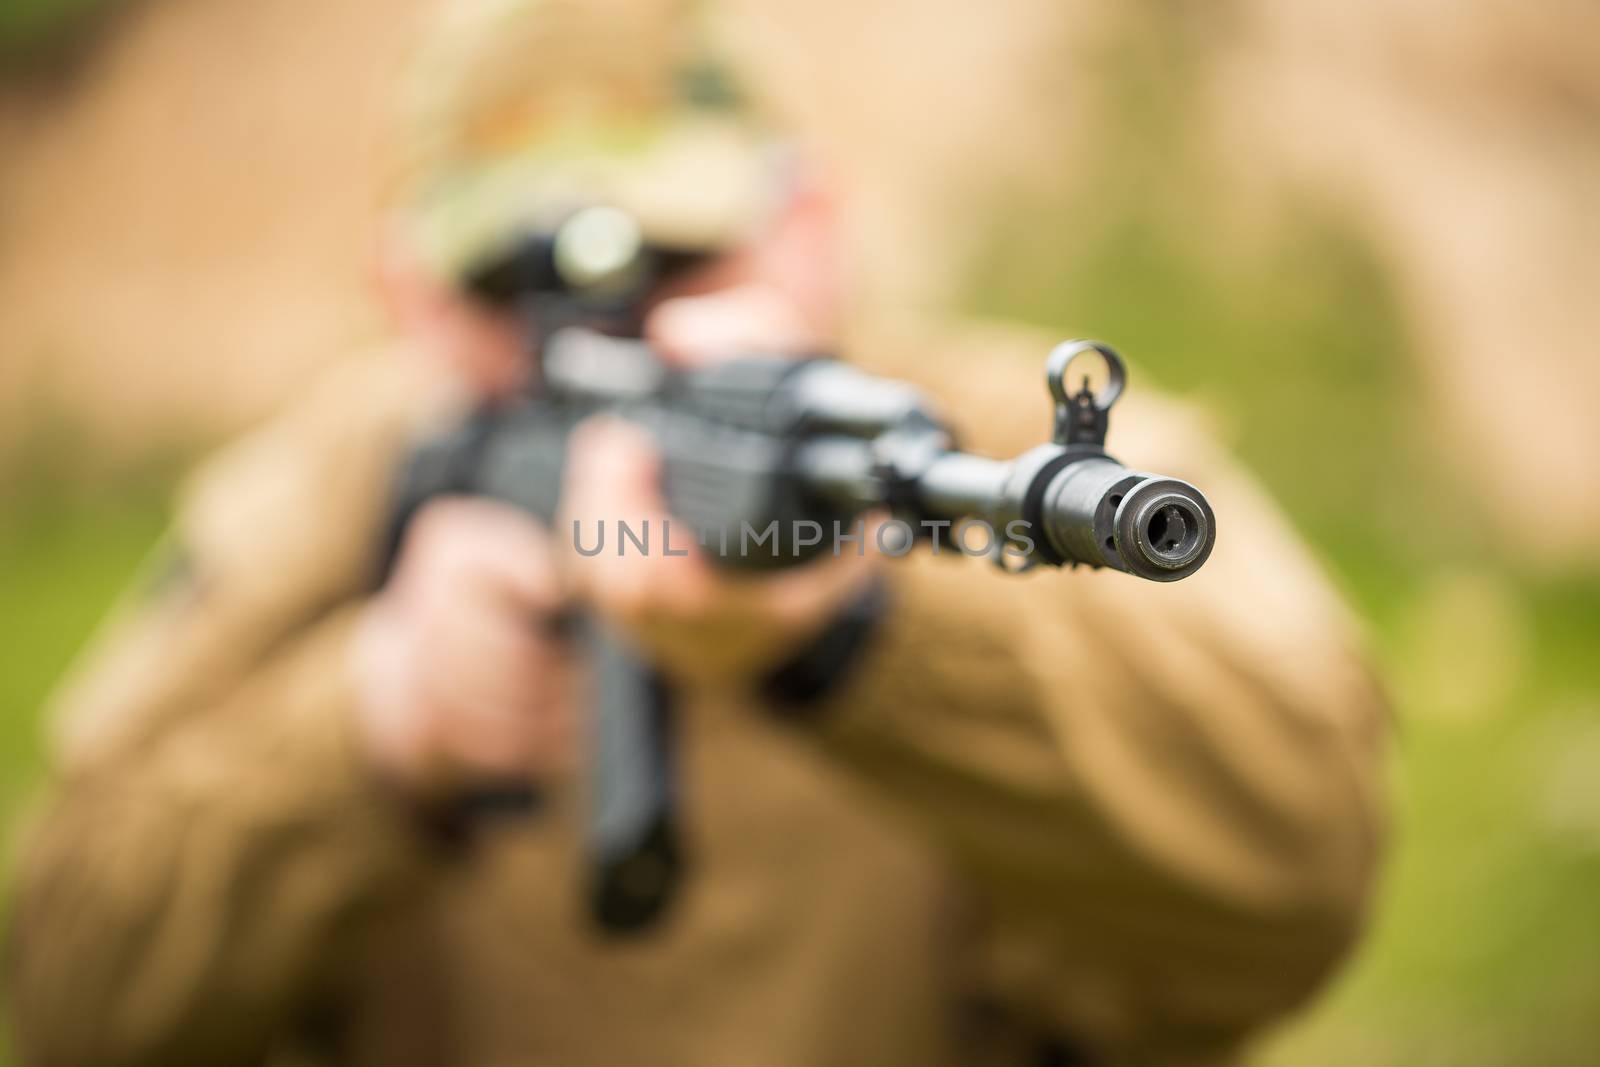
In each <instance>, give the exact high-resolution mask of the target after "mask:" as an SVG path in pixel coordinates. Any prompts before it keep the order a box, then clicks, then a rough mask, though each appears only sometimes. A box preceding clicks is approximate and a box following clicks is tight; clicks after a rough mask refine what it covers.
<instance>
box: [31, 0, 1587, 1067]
mask: <svg viewBox="0 0 1600 1067" xmlns="http://www.w3.org/2000/svg"><path fill="white" fill-rule="evenodd" d="M94 6H96V5H95V4H94V3H93V0H10V2H9V3H8V4H7V5H6V6H4V7H0V48H5V49H19V48H25V47H38V46H39V44H40V42H47V41H48V40H49V36H50V35H49V33H48V32H47V31H49V30H51V29H52V28H59V27H67V28H70V27H71V26H73V25H74V24H75V23H76V22H77V21H78V18H79V16H81V15H82V13H83V12H85V11H87V10H88V9H89V8H91V7H94ZM1128 11H1129V12H1131V14H1127V15H1125V16H1124V18H1123V20H1122V21H1121V22H1119V27H1120V28H1119V29H1118V30H1117V31H1116V32H1114V33H1112V34H1110V35H1109V36H1108V37H1106V38H1104V39H1103V41H1102V45H1101V46H1100V47H1099V48H1097V49H1096V50H1095V52H1094V53H1093V55H1092V56H1091V57H1090V59H1089V61H1088V62H1089V69H1087V70H1086V71H1084V72H1083V77H1085V78H1086V79H1088V80H1089V81H1091V82H1092V83H1093V84H1095V85H1096V86H1097V87H1098V91H1099V95H1097V97H1096V100H1095V103H1094V106H1093V108H1092V109H1091V117H1090V120H1089V125H1088V129H1087V131H1085V130H1083V129H1081V128H1075V129H1074V130H1072V131H1070V132H1068V131H1063V134H1062V136H1063V137H1064V138H1070V139H1071V141H1072V143H1073V144H1074V145H1077V146H1080V147H1081V146H1083V145H1089V146H1092V154H1084V155H1082V156H1081V157H1079V158H1081V159H1082V160H1083V162H1082V163H1081V164H1075V166H1074V174H1073V179H1072V180H1071V181H1063V182H1061V183H1059V185H1054V186H1051V187H1048V188H1045V187H1040V186H1038V185H1037V184H1034V185H1025V186H1020V187H1018V188H1011V189H1007V190H1004V192H1003V195H997V196H994V197H992V198H991V199H990V200H989V201H986V203H987V204H988V205H989V206H988V207H986V208H985V209H984V210H983V211H982V212H981V213H980V215H979V217H980V218H981V219H983V220H985V222H986V224H985V225H981V226H980V225H975V224H973V221H972V219H970V218H969V219H967V220H966V224H967V225H969V226H970V227H971V228H972V229H973V230H974V231H975V232H978V233H981V234H983V237H982V238H981V240H980V241H979V244H978V247H977V248H976V249H975V255H974V257H973V258H972V260H971V261H970V262H969V263H968V264H967V265H966V268H965V272H964V277H965V278H966V282H965V283H964V284H963V285H962V286H961V287H960V290H961V292H963V293H965V296H964V297H963V298H962V299H963V300H964V302H965V303H966V304H967V305H968V306H969V307H970V308H971V309H972V310H974V311H977V312H980V313H983V314H988V315H996V316H1002V317H1009V318H1016V319H1022V320H1026V321H1030V322H1034V323H1037V324H1040V325H1043V326H1046V327H1049V328H1052V329H1056V330H1059V331H1062V332H1063V333H1068V334H1073V335H1089V336H1097V337H1103V338H1107V339H1109V340H1111V341H1112V342H1113V343H1115V344H1116V345H1117V346H1118V347H1119V348H1120V349H1121V350H1122V351H1124V352H1126V353H1130V354H1131V355H1132V356H1133V358H1134V360H1135V362H1136V363H1137V364H1138V365H1139V367H1138V373H1140V374H1143V375H1147V376H1148V377H1147V379H1146V380H1149V379H1154V380H1155V381H1156V382H1158V383H1159V384H1160V385H1162V386H1164V387H1165V388H1167V389H1169V390H1172V391H1174V392H1177V393H1179V394H1182V395H1186V396H1189V397H1192V398H1194V399H1195V400H1197V401H1198V402H1200V403H1202V404H1203V405H1204V406H1205V407H1206V408H1207V409H1208V411H1209V412H1211V413H1212V415H1213V416H1214V418H1215V421H1216V423H1217V425H1218V426H1219V427H1220V428H1221V430H1222V432H1223V433H1224V435H1225V436H1226V437H1227V438H1228V439H1229V440H1230V442H1231V443H1232V444H1233V446H1234V447H1236V448H1237V450H1238V451H1239V452H1240V454H1241V455H1242V456H1243V457H1244V458H1245V459H1246V460H1247V461H1248V462H1249V463H1250V464H1251V465H1252V466H1253V467H1254V468H1255V469H1256V470H1257V471H1258V472H1260V474H1261V476H1262V478H1263V479H1264V480H1265V481H1266V483H1267V484H1268V485H1269V486H1270V488H1271V489H1272V490H1273V492H1274V493H1275V494H1276V495H1277V496H1278V497H1279V499H1280V500H1282V501H1283V503H1284V505H1285V507H1286V508H1287V509H1288V511H1289V512H1290V514H1291V515H1292V516H1293V518H1294V519H1295V521H1296V522H1297V523H1298V525H1299V526H1300V528H1301V529H1302V530H1303V531H1304V532H1305V534H1306V535H1307V537H1308V538H1309V539H1310V540H1311V542H1312V543H1313V545H1314V546H1315V547H1316V548H1317V549H1318V550H1319V551H1320V553H1321V554H1322V555H1323V557H1324V558H1325V559H1326V560H1327V561H1328V563H1329V566H1330V569H1331V570H1332V572H1333V573H1334V575H1335V577H1336V580H1337V581H1338V582H1339V583H1340V584H1341V585H1342V586H1343V588H1344V589H1345V590H1346V592H1347V594H1348V595H1349V597H1350V598H1351V600H1352V602H1353V603H1354V604H1355V605H1356V607H1357V608H1358V610H1359V611H1360V612H1361V613H1362V614H1363V615H1364V616H1365V618H1366V619H1367V620H1368V621H1369V624H1370V628H1371V633H1372V637H1373V643H1374V646H1375V649H1376V653H1377V655H1378V657H1379V659H1380V660H1381V662H1382V663H1383V664H1384V666H1385V669H1386V670H1387V672H1388V677H1389V679H1390V685H1391V690H1392V693H1393V695H1394V699H1395V715H1396V730H1395V742H1394V749H1393V761H1392V764H1393V772H1394V799H1395V808H1396V819H1395V823H1396V825H1395V837H1394V849H1393V854H1392V860H1391V862H1390V864H1389V868H1388V871H1387V873H1386V876H1385V879H1384V884H1383V888H1382V891H1381V894H1380V896H1379V898H1378V901H1377V906H1376V914H1375V926H1374V931H1373V934H1372V936H1371V937H1370V939H1369V940H1368V941H1367V942H1366V943H1365V944H1364V945H1363V946H1362V947H1361V949H1360V950H1359V951H1358V953H1357V954H1356V955H1355V957H1354V958H1353V959H1352V960H1351V962H1350V964H1349V966H1348V967H1347V968H1346V971H1345V973H1344V974H1343V975H1342V977H1341V978H1340V980H1339V981H1338V982H1337V983H1336V985H1335V987H1334V988H1333V990H1332V991H1331V993H1330V995H1329V996H1327V997H1326V998H1325V999H1324V1000H1322V1001H1321V1002H1319V1004H1318V1005H1316V1006H1315V1008H1313V1009H1312V1010H1311V1011H1309V1012H1308V1013H1307V1014H1306V1016H1305V1017H1304V1018H1303V1019H1301V1020H1298V1021H1296V1022H1295V1023H1293V1024H1292V1025H1290V1026H1289V1027H1287V1028H1286V1029H1285V1031H1284V1032H1283V1033H1281V1034H1278V1035H1275V1036H1274V1037H1273V1038H1272V1039H1270V1040H1269V1041H1268V1042H1266V1043H1265V1045H1264V1048H1263V1050H1262V1053H1261V1059H1262V1061H1263V1062H1264V1063H1267V1064H1274V1065H1275V1064H1283V1065H1290V1064H1296V1065H1304V1064H1329V1065H1333V1064H1338V1065H1346V1064H1364V1065H1388V1064H1393V1065H1401V1064H1405V1065H1412V1067H1415V1065H1426V1064H1440V1065H1445V1064H1448V1065H1451V1067H1475V1065H1483V1067H1491V1065H1503V1064H1525V1063H1539V1064H1548V1065H1552V1067H1561V1065H1566V1064H1572V1065H1577V1064H1584V1063H1592V1062H1593V1057H1594V1055H1595V1050H1596V1049H1597V1048H1600V1011H1597V1010H1596V1006H1597V1005H1600V909H1597V908H1596V907H1595V906H1594V899H1595V893H1596V889H1597V887H1600V678H1597V671H1596V667H1595V656H1596V650H1597V649H1600V568H1597V566H1596V559H1597V558H1600V557H1597V556H1596V555H1595V554H1592V553H1591V554H1589V555H1588V556H1587V557H1584V556H1582V555H1580V556H1578V557H1577V558H1576V559H1574V558H1572V557H1567V558H1564V559H1563V560H1562V561H1561V562H1560V563H1558V564H1555V565H1552V564H1551V563H1550V562H1549V561H1548V560H1539V561H1537V562H1530V561H1529V559H1528V558H1527V557H1526V556H1525V555H1524V554H1523V553H1522V552H1520V551H1519V550H1518V548H1517V546H1516V545H1515V544H1514V543H1512V542H1510V541H1508V540H1507V539H1506V537H1505V535H1504V534H1503V532H1497V531H1503V530H1504V524H1503V523H1499V524H1497V523H1496V522H1495V521H1493V519H1492V518H1491V515H1490V505H1489V504H1487V503H1486V502H1485V500H1484V498H1483V495H1482V494H1481V493H1480V492H1479V491H1478V489H1479V487H1478V486H1477V485H1476V484H1475V482H1474V474H1473V470H1472V469H1471V467H1470V466H1463V465H1462V464H1461V463H1459V462H1456V461H1453V460H1452V458H1451V456H1450V454H1449V453H1450V451H1451V445H1450V439H1449V438H1448V436H1447V435H1444V434H1442V433H1441V432H1440V430H1439V428H1438V425H1437V422H1436V419H1435V417H1434V414H1435V413H1434V412H1433V411H1432V409H1431V406H1430V403H1429V402H1428V401H1427V400H1426V399H1425V393H1426V392H1427V384H1426V381H1425V380H1424V375H1423V372H1422V371H1421V370H1419V367H1420V366H1422V365H1423V364H1424V362H1425V358H1424V356H1423V354H1422V352H1421V351H1420V349H1421V348H1422V346H1424V345H1425V344H1426V343H1427V342H1425V341H1424V340H1422V339H1419V338H1418V337H1417V336H1416V334H1415V330H1414V327H1413V325H1412V324H1413V323H1414V322H1415V321H1416V320H1415V316H1414V315H1412V314H1410V308H1409V307H1408V305H1407V299H1408V290H1407V289H1406V288H1405V287H1404V286H1402V285H1399V284H1397V281H1396V278H1395V272H1394V269H1393V267H1392V265H1391V263H1390V261H1389V260H1387V259H1386V258H1385V257H1384V256H1383V255H1381V254H1380V253H1379V252H1378V251H1377V250H1376V249H1375V248H1374V245H1373V242H1372V241H1371V239H1370V237H1369V233H1370V230H1369V229H1368V228H1367V227H1365V226H1364V225H1363V224H1362V223H1361V222H1360V221H1359V220H1357V219H1355V218H1353V217H1352V214H1351V210H1350V207H1349V204H1348V203H1345V202H1342V201H1340V200H1338V199H1337V198H1328V197H1323V196H1319V195H1317V194H1316V193H1314V192H1310V191H1305V190H1302V191H1298V192H1296V193H1294V194H1292V195H1291V198H1290V200H1289V201H1288V203H1287V206H1284V207H1280V208H1279V209H1277V210H1276V211H1274V212H1273V213H1272V215H1271V220H1270V222H1269V223H1268V224H1265V225H1257V224H1255V223H1252V222H1250V221H1248V218H1247V216H1249V214H1250V212H1249V210H1248V209H1249V207H1250V205H1249V204H1245V205H1243V207H1244V208H1245V209H1246V210H1245V211H1244V212H1243V213H1241V211H1240V210H1238V209H1239V208H1240V206H1241V205H1240V204H1239V203H1238V200H1239V195H1238V193H1237V191H1236V190H1234V191H1230V184H1229V182H1230V179H1229V176H1228V174H1227V173H1226V171H1225V169H1223V168H1219V166H1218V161H1217V158H1216V154H1215V152H1214V149H1212V148H1211V147H1209V146H1208V145H1207V144H1206V143H1204V142H1203V140H1202V139H1201V138H1199V137H1198V136H1197V135H1196V132H1195V131H1196V124H1195V122H1194V121H1193V119H1194V111H1195V108H1196V106H1197V105H1196V102H1195V96H1194V88H1195V84H1196V79H1197V74H1196V68H1197V66H1198V65H1200V64H1201V63H1202V62H1203V56H1204V53H1205V51H1206V49H1208V48H1210V47H1212V45H1211V43H1210V42H1211V40H1212V38H1213V37H1214V36H1215V35H1216V34H1217V33H1218V32H1219V29H1218V27H1217V26H1216V25H1215V24H1212V23H1210V22H1207V21H1204V20H1197V17H1196V16H1195V14H1194V8H1193V7H1192V6H1189V5H1168V4H1162V3H1156V2H1154V0H1143V2H1141V3H1139V4H1134V5H1130V6H1129V8H1128ZM1221 32H1226V27H1223V28H1222V30H1221ZM1247 195H1248V194H1247ZM1230 205H1231V207H1230ZM1242 219H1244V221H1241V220H1242ZM1578 355H1581V354H1574V358H1576V357H1577V356H1578ZM1589 355H1590V356H1592V355H1593V353H1592V352H1591V353H1589ZM0 384H3V383H0ZM30 388H31V387H30ZM50 395H52V394H51V393H50V392H49V391H48V390H46V391H45V392H43V393H37V394H36V395H34V396H33V399H32V400H30V401H29V403H28V404H27V405H26V409H27V410H28V411H30V412H32V415H31V416H30V417H29V419H28V420H27V422H28V427H29V428H28V430H27V432H26V433H23V434H21V435H20V436H16V437H14V438H13V439H12V440H10V441H9V442H7V443H5V446H4V449H3V450H0V649H3V652H0V656H3V662H4V664H5V666H4V670H3V671H0V828H3V829H0V833H5V834H6V835H7V844H8V845H11V844H14V842H13V841H12V840H11V836H12V831H13V828H14V826H15V825H16V822H17V818H18V815H19V813H20V812H21V811H22V809H23V807H24V805H25V800H26V798H27V796H28V795H29V794H30V792H31V790H32V789H33V787H34V786H35V785H36V783H37V781H38V779H39V776H40V773H41V752H42V739H41V724H40V721H39V718H38V715H37V711H38V708H39V705H40V703H41V701H42V700H43V698H44V696H45V694H46V692H47V691H48V689H49V687H50V685H51V683H52V681H53V680H54V679H55V678H56V677H57V676H58V674H59V673H60V671H61V670H62V669H63V667H64V665H65V664H66V663H67V662H68V660H69V659H70V657H71V655H72V654H73V652H74V650H75V649H76V648H77V647H78V646H79V645H80V644H81V642H82V641H83V640H84V638H85V635H86V634H87V633H88V632H89V630H90V629H91V627H92V625H93V623H94V621H95V620H96V619H97V618H98V617H99V616H100V615H101V614H102V612H103V610H104V609H105V607H106V605H107V604H108V603H109V602H110V601H111V599H112V598H113V597H114V596H115V594H116V593H117V591H118V590H119V589H120V588H121V587H122V586H124V585H125V584H126V582H127V581H128V580H129V578H130V576H131V575H132V574H133V573H134V571H135V569H136V566H137V564H138V561H139V560H140V558H141V557H142V556H143V555H144V554H145V552H146V551H147V550H148V549H149V547H150V546H151V544H152V543H153V541H154V539H155V538H156V536H157V535H158V532H159V530H160V527H161V525H162V522H163V517H164V513H165V511H166V507H167V499H168V495H169V493H170V490H171V487H172V485H173V484H174V478H175V475H176V472H177V471H178V470H180V469H181V466H182V462H183V460H184V459H185V458H186V457H188V456H192V455H193V454H194V451H195V449H194V448H183V447H175V446H173V445H171V444H170V441H169V442H168V443H165V444H163V445H161V446H160V447H159V448H154V449H152V448H148V447H147V448H143V449H137V450H132V451H126V450H122V449H118V448H115V447H112V448H108V447H106V446H105V444H104V442H103V440H101V439H100V438H99V437H98V436H97V434H98V431H94V430H92V429H90V428H86V427H83V426H80V425H78V424H77V423H76V422H75V421H74V419H75V418H76V416H73V415H70V414H68V415H60V416H57V415H48V414H40V412H46V413H48V412H51V411H54V410H55V408H56V407H57V406H58V405H56V404H54V403H53V402H51V401H50V400H49V396H50ZM197 432H198V433H199V435H200V437H202V438H204V437H207V436H209V433H208V432H207V431H204V430H202V431H197ZM178 436H179V438H180V439H181V438H182V434H181V433H180V434H179V435H178ZM196 447H197V446H196ZM1597 458H1600V457H1595V456H1590V457H1588V460H1587V462H1589V463H1594V462H1596V461H1597ZM1532 474H1533V476H1537V472H1532ZM3 1060H4V1053H3V1050H0V1061H3Z"/></svg>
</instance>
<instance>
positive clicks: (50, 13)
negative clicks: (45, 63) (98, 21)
mask: <svg viewBox="0 0 1600 1067" xmlns="http://www.w3.org/2000/svg"><path fill="white" fill-rule="evenodd" d="M116 2H118V0H5V2H4V3H0V63H3V61H4V60H6V59H8V58H9V59H20V58H25V57H28V56H30V55H31V54H33V53H36V52H38V51H39V50H40V49H46V48H49V47H51V46H53V45H54V44H56V43H57V42H58V41H59V40H61V39H62V38H64V37H66V36H69V35H71V34H72V33H73V32H74V31H76V30H78V29H79V28H81V27H82V26H83V25H84V24H85V23H86V22H87V21H88V20H89V18H90V17H91V16H92V15H93V14H94V13H95V12H96V11H100V10H103V9H107V8H110V7H111V6H112V5H113V4H114V3H116Z"/></svg>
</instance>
